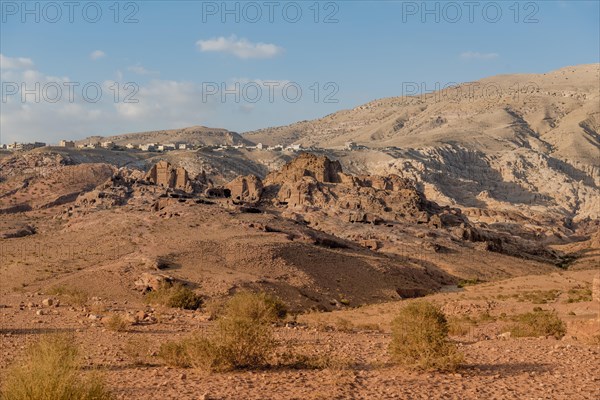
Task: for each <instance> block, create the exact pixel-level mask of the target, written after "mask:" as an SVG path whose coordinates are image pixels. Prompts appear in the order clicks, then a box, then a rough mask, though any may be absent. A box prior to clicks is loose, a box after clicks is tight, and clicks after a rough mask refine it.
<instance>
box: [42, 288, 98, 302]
mask: <svg viewBox="0 0 600 400" xmlns="http://www.w3.org/2000/svg"><path fill="white" fill-rule="evenodd" d="M48 294H50V295H54V296H60V297H62V298H63V299H64V301H65V302H66V303H68V304H70V305H74V306H80V307H81V306H84V305H85V304H86V303H87V302H88V299H89V296H88V294H87V292H86V291H84V290H82V289H78V288H74V287H69V286H55V287H53V288H51V289H50V290H48Z"/></svg>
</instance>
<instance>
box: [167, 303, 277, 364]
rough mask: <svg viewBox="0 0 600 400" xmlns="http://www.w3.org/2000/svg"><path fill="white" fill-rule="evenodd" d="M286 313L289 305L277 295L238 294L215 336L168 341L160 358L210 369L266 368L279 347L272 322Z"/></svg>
mask: <svg viewBox="0 0 600 400" xmlns="http://www.w3.org/2000/svg"><path fill="white" fill-rule="evenodd" d="M283 316H285V307H284V305H283V303H281V302H280V301H278V300H276V299H275V298H273V297H271V296H269V295H267V294H264V293H259V294H255V293H249V292H242V293H238V294H236V295H234V296H233V297H232V298H231V299H230V300H229V301H228V302H227V303H226V305H225V306H224V309H223V311H222V315H220V316H219V318H218V320H217V324H216V329H215V331H214V332H213V333H212V334H211V335H209V336H202V335H195V336H192V337H190V338H188V339H184V340H182V341H178V342H169V343H165V344H163V345H162V346H161V349H160V351H159V357H161V358H162V359H163V360H164V361H165V362H166V363H167V364H170V365H175V366H179V367H189V366H191V367H194V368H198V369H201V370H208V371H227V370H234V369H253V368H261V367H265V366H266V365H267V361H268V360H269V358H270V357H271V356H272V353H273V350H274V349H275V346H276V342H275V339H274V337H273V326H272V325H273V323H274V322H275V321H276V320H277V319H279V318H282V317H283Z"/></svg>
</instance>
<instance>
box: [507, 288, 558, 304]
mask: <svg viewBox="0 0 600 400" xmlns="http://www.w3.org/2000/svg"><path fill="white" fill-rule="evenodd" d="M560 293H561V292H560V290H532V291H529V292H522V293H518V294H515V295H514V297H516V298H517V301H519V302H529V303H533V304H548V303H551V302H554V301H555V300H556V299H557V298H558V296H560Z"/></svg>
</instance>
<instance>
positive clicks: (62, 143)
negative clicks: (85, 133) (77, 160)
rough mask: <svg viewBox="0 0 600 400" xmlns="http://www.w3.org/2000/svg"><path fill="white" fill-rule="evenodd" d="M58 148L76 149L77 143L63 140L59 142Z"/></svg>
mask: <svg viewBox="0 0 600 400" xmlns="http://www.w3.org/2000/svg"><path fill="white" fill-rule="evenodd" d="M58 146H59V147H68V148H71V149H73V148H75V142H74V141H72V140H61V141H60V142H58Z"/></svg>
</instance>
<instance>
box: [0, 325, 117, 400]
mask: <svg viewBox="0 0 600 400" xmlns="http://www.w3.org/2000/svg"><path fill="white" fill-rule="evenodd" d="M79 367H80V365H79V362H78V357H77V348H76V347H75V346H74V345H73V341H72V338H70V337H68V336H64V335H50V336H46V337H43V338H42V339H41V340H40V341H39V342H37V343H35V344H34V345H32V346H30V347H29V348H28V349H27V351H26V353H25V357H24V358H23V359H22V360H21V361H20V362H17V363H16V364H15V365H13V366H12V367H11V368H10V369H9V371H8V373H7V375H6V379H5V380H4V384H3V386H2V396H1V398H2V400H109V399H112V396H111V395H110V393H109V392H108V391H107V390H106V388H105V387H104V384H103V383H102V380H101V379H99V378H98V376H93V377H90V378H89V379H82V378H81V376H80V371H79V369H80V368H79Z"/></svg>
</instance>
